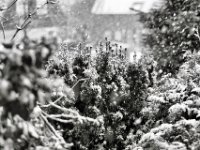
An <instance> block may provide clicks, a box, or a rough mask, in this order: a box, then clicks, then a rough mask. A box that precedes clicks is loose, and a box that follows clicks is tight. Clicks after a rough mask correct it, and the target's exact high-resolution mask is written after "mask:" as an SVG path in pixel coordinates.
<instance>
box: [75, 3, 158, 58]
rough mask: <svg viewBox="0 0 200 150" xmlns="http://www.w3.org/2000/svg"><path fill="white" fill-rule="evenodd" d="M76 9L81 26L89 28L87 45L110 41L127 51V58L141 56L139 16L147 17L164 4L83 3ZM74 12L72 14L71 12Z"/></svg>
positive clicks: (142, 30) (141, 29)
mask: <svg viewBox="0 0 200 150" xmlns="http://www.w3.org/2000/svg"><path fill="white" fill-rule="evenodd" d="M77 4H78V5H79V7H77V8H76V10H77V11H75V12H79V14H76V17H75V18H79V20H80V22H76V24H77V25H78V24H80V25H81V24H84V25H85V26H86V27H87V32H88V35H89V38H88V41H90V42H92V41H102V40H103V39H105V37H107V38H108V39H109V40H110V41H113V42H116V43H119V44H121V45H123V46H124V47H127V48H128V56H129V57H130V58H132V56H131V55H133V53H134V52H137V53H142V52H141V49H142V44H141V43H142V42H141V39H142V33H143V32H145V30H144V28H143V25H142V23H140V22H139V15H138V12H144V13H148V12H149V11H150V10H151V9H152V8H157V7H160V6H161V4H162V3H161V0H81V2H79V3H77ZM72 11H73V10H72Z"/></svg>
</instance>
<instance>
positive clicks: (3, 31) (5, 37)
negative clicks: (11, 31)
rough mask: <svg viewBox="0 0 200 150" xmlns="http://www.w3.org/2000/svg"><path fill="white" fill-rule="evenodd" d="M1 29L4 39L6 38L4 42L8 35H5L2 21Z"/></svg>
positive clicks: (0, 22)
mask: <svg viewBox="0 0 200 150" xmlns="http://www.w3.org/2000/svg"><path fill="white" fill-rule="evenodd" d="M0 27H1V30H2V32H3V38H4V40H5V38H6V35H5V30H4V25H3V22H2V21H0Z"/></svg>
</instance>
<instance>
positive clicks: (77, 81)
mask: <svg viewBox="0 0 200 150" xmlns="http://www.w3.org/2000/svg"><path fill="white" fill-rule="evenodd" d="M87 79H89V78H85V79H79V80H78V81H77V82H76V83H75V84H74V85H73V86H72V89H74V88H75V87H76V86H77V85H78V83H79V82H81V81H85V80H87Z"/></svg>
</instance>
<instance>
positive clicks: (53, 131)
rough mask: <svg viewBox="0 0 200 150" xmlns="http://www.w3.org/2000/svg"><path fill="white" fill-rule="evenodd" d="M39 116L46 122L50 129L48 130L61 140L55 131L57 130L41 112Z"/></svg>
mask: <svg viewBox="0 0 200 150" xmlns="http://www.w3.org/2000/svg"><path fill="white" fill-rule="evenodd" d="M40 117H41V118H42V120H43V121H44V123H45V124H46V126H47V127H48V128H49V129H50V131H51V132H52V133H53V134H54V135H55V136H56V137H57V138H59V139H61V140H63V138H62V137H61V136H60V135H59V134H58V133H57V131H56V130H55V129H54V127H53V126H52V125H51V124H50V123H49V121H48V120H47V118H46V117H45V116H44V115H43V114H41V115H40Z"/></svg>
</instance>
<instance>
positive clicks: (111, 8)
mask: <svg viewBox="0 0 200 150" xmlns="http://www.w3.org/2000/svg"><path fill="white" fill-rule="evenodd" d="M161 1H162V0H96V1H95V3H94V6H93V8H92V13H93V14H137V13H138V11H141V12H145V13H147V12H149V11H150V10H151V9H152V8H157V7H160V6H161V4H162V3H161ZM134 10H136V11H134Z"/></svg>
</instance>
